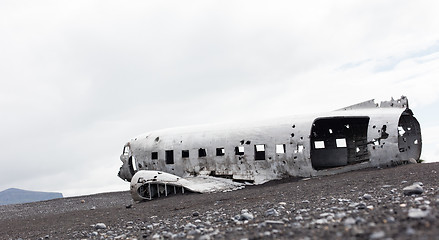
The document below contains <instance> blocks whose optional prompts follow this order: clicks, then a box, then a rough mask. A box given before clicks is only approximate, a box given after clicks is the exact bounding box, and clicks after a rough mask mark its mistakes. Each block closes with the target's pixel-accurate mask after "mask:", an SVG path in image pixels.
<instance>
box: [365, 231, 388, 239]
mask: <svg viewBox="0 0 439 240" xmlns="http://www.w3.org/2000/svg"><path fill="white" fill-rule="evenodd" d="M385 236H386V233H385V232H384V231H377V232H373V233H372V234H371V235H370V237H369V238H370V239H380V238H384V237H385Z"/></svg>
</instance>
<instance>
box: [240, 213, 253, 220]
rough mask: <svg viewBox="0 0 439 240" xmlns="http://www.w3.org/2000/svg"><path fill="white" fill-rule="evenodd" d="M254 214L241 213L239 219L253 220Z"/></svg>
mask: <svg viewBox="0 0 439 240" xmlns="http://www.w3.org/2000/svg"><path fill="white" fill-rule="evenodd" d="M253 218H254V216H253V214H251V213H243V214H241V216H240V218H239V220H240V221H245V220H253Z"/></svg>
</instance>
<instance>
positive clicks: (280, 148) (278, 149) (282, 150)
mask: <svg viewBox="0 0 439 240" xmlns="http://www.w3.org/2000/svg"><path fill="white" fill-rule="evenodd" d="M276 153H285V144H277V145H276Z"/></svg>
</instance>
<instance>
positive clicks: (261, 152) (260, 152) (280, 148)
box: [151, 144, 302, 164]
mask: <svg viewBox="0 0 439 240" xmlns="http://www.w3.org/2000/svg"><path fill="white" fill-rule="evenodd" d="M301 149H302V148H301ZM300 151H301V150H300ZM276 153H277V154H283V153H285V144H278V145H276ZM225 154H226V151H225V149H224V148H217V149H216V156H224V155H225ZM235 155H238V156H241V155H244V146H238V147H235ZM206 156H207V151H206V149H205V148H200V149H198V157H206ZM181 157H182V158H189V150H182V151H181ZM158 158H159V154H158V152H152V153H151V159H152V160H157V159H158ZM255 160H265V145H264V144H257V145H255ZM165 162H166V164H173V163H174V150H166V151H165Z"/></svg>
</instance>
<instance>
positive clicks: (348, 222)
mask: <svg viewBox="0 0 439 240" xmlns="http://www.w3.org/2000/svg"><path fill="white" fill-rule="evenodd" d="M355 222H356V221H355V219H354V218H352V217H348V218H346V219H345V220H344V222H343V224H344V225H345V226H350V225H354V224H355Z"/></svg>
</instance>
